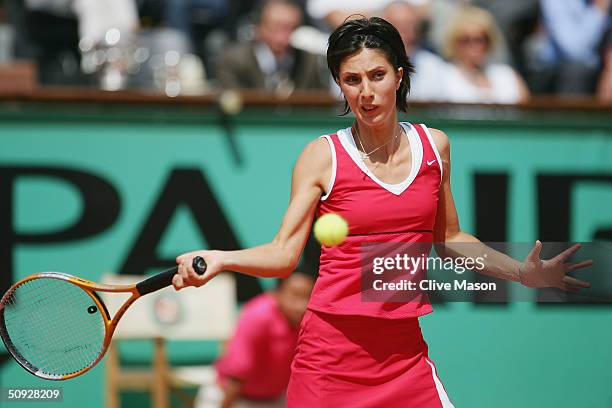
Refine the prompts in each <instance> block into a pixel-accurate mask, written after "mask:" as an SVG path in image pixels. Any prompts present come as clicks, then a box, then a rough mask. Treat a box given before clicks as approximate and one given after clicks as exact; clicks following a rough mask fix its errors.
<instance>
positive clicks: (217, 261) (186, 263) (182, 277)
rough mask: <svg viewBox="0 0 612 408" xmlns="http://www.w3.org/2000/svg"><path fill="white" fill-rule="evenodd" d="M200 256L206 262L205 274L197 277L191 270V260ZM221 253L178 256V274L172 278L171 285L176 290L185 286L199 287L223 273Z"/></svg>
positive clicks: (192, 253)
mask: <svg viewBox="0 0 612 408" xmlns="http://www.w3.org/2000/svg"><path fill="white" fill-rule="evenodd" d="M197 256H201V257H202V258H204V261H205V262H206V272H204V274H203V275H198V274H197V273H196V271H195V270H194V269H193V258H195V257H197ZM223 257H224V252H223V251H204V250H202V251H192V252H187V253H184V254H182V255H179V256H178V257H177V258H176V263H177V265H178V272H177V273H176V275H174V278H172V285H173V286H174V288H175V289H176V290H181V289H183V288H185V287H187V286H195V287H200V286H202V285H204V284H206V282H208V281H209V280H211V279H212V278H214V277H215V276H217V275H218V274H219V273H221V272H222V271H223V268H224V266H223V265H224V263H223Z"/></svg>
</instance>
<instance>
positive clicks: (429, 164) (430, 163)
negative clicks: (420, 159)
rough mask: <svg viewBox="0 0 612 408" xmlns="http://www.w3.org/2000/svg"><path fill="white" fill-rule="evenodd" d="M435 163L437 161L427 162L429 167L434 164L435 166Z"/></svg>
mask: <svg viewBox="0 0 612 408" xmlns="http://www.w3.org/2000/svg"><path fill="white" fill-rule="evenodd" d="M435 162H436V161H435V160H432V161H429V160H427V165H428V166H431V165H432V164H434V163H435Z"/></svg>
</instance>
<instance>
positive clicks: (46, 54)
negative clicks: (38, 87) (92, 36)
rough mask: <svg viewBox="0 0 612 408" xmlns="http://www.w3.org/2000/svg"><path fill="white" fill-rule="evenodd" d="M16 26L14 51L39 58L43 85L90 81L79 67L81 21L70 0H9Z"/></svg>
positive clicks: (8, 8) (10, 18)
mask: <svg viewBox="0 0 612 408" xmlns="http://www.w3.org/2000/svg"><path fill="white" fill-rule="evenodd" d="M4 4H5V6H6V11H7V17H8V21H9V22H10V23H11V25H12V27H13V29H14V45H13V50H12V52H11V53H12V54H13V56H14V57H15V58H16V59H28V60H32V61H35V62H36V64H37V66H38V75H39V78H38V80H39V81H40V83H42V84H65V85H79V84H84V83H87V81H88V80H87V78H86V77H85V76H83V75H81V71H80V69H79V64H80V53H79V49H78V42H79V34H78V21H77V19H76V16H75V14H74V12H73V10H72V8H71V3H70V1H68V0H48V1H44V0H41V1H25V0H5V1H4Z"/></svg>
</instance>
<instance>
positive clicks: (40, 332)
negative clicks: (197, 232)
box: [0, 257, 206, 380]
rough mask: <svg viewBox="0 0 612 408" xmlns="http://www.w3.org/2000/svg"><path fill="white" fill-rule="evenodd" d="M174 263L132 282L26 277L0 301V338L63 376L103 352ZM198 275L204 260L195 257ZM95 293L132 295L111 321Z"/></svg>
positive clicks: (19, 356) (49, 376) (88, 365)
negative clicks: (127, 314) (138, 301)
mask: <svg viewBox="0 0 612 408" xmlns="http://www.w3.org/2000/svg"><path fill="white" fill-rule="evenodd" d="M177 269H178V268H177V267H174V268H171V269H168V270H166V271H163V272H161V273H159V274H157V275H154V276H151V277H149V278H148V279H145V280H143V281H141V282H138V283H136V284H132V285H104V284H100V283H96V282H91V281H88V280H85V279H81V278H79V277H76V276H72V275H68V274H65V273H59V272H43V273H37V274H34V275H30V276H28V277H27V278H24V279H22V280H21V281H19V282H17V283H15V284H14V285H13V286H11V288H10V289H9V290H8V291H7V292H6V294H5V295H4V296H3V297H2V300H1V301H0V336H1V337H2V341H3V342H4V345H5V346H6V348H7V350H8V351H9V352H10V353H11V355H12V356H13V358H14V359H15V360H16V361H17V362H18V363H19V364H20V365H21V366H22V367H23V368H25V369H26V370H27V371H29V372H30V373H32V374H34V375H35V376H37V377H40V378H44V379H46V380H67V379H69V378H73V377H76V376H78V375H81V374H83V373H85V372H87V371H89V370H91V369H92V368H93V367H94V366H95V365H96V364H97V363H98V362H99V361H100V360H101V359H102V357H103V356H104V354H105V353H106V350H107V349H108V345H109V343H110V341H111V338H112V336H113V333H114V331H115V328H116V327H117V323H119V320H120V319H121V317H122V316H123V314H124V313H125V312H126V310H127V309H128V308H129V307H130V305H131V304H132V303H134V301H135V300H136V299H138V298H139V297H141V296H144V295H146V294H149V293H152V292H155V291H157V290H159V289H162V288H165V287H166V286H170V285H171V284H172V277H173V276H174V275H175V274H176V273H177ZM193 269H194V270H195V271H196V272H197V273H198V274H199V275H202V274H204V272H205V271H206V262H205V261H204V259H203V258H201V257H196V258H194V260H193ZM97 292H123V293H131V296H130V297H129V299H128V300H126V301H125V303H123V305H122V306H121V307H120V308H119V310H118V311H117V313H116V314H115V316H114V317H113V318H112V319H111V317H110V315H109V313H108V310H107V308H106V306H105V305H104V303H103V302H102V299H101V298H100V296H99V295H98V293H97Z"/></svg>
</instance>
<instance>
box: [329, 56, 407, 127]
mask: <svg viewBox="0 0 612 408" xmlns="http://www.w3.org/2000/svg"><path fill="white" fill-rule="evenodd" d="M402 74H403V70H402V68H401V67H400V68H398V69H397V70H395V68H393V65H391V63H390V62H389V61H388V60H387V57H386V56H385V54H384V53H383V52H382V51H379V50H376V49H370V48H364V49H362V50H361V51H360V52H359V53H357V54H355V55H352V56H350V57H348V58H346V59H345V60H344V61H342V63H341V64H340V70H339V75H338V84H339V85H340V89H341V90H342V93H343V94H344V97H345V98H346V101H347V102H348V105H349V107H350V108H351V111H352V112H353V114H354V115H355V117H356V119H357V120H358V121H359V122H360V123H362V124H364V125H366V126H376V125H379V124H382V123H385V122H386V121H388V120H395V117H396V116H395V114H396V108H395V100H396V94H395V92H396V91H397V90H398V89H399V87H400V83H401V80H402Z"/></svg>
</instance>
